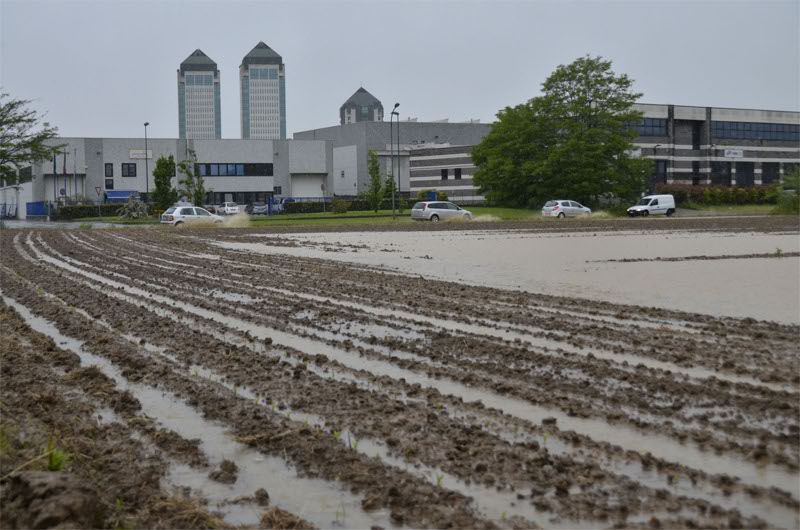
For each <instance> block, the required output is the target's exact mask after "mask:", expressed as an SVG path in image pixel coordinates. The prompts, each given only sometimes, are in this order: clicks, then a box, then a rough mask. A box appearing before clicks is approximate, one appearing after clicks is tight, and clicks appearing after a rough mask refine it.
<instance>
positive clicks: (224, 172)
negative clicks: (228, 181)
mask: <svg viewBox="0 0 800 530" xmlns="http://www.w3.org/2000/svg"><path fill="white" fill-rule="evenodd" d="M218 165H219V176H220V177H224V176H227V174H228V166H227V164H218Z"/></svg>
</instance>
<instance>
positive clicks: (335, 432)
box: [333, 431, 342, 442]
mask: <svg viewBox="0 0 800 530" xmlns="http://www.w3.org/2000/svg"><path fill="white" fill-rule="evenodd" d="M341 436H342V433H341V431H333V439H334V440H336V441H337V442H338V441H339V438H341Z"/></svg>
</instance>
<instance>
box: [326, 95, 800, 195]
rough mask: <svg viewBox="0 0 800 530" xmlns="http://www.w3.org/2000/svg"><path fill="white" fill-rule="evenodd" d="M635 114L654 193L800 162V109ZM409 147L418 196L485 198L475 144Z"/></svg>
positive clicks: (766, 173) (767, 180)
mask: <svg viewBox="0 0 800 530" xmlns="http://www.w3.org/2000/svg"><path fill="white" fill-rule="evenodd" d="M636 109H637V110H639V111H640V112H642V114H643V116H644V118H643V120H642V122H641V123H640V124H638V127H637V131H638V133H639V134H638V137H637V138H636V139H635V140H634V146H635V148H636V154H638V155H640V156H643V157H645V158H650V159H653V160H654V161H655V170H654V172H653V175H652V176H651V178H650V182H649V183H648V184H649V185H648V188H649V189H650V190H655V188H656V186H657V185H658V184H684V185H695V186H703V185H717V186H755V185H771V184H777V183H779V182H782V180H783V175H784V174H785V173H786V172H788V171H790V170H791V169H792V168H793V167H796V166H798V165H799V164H800V113H798V112H787V111H771V110H753V109H726V108H717V107H688V106H680V105H651V104H638V105H636ZM487 132H488V130H487ZM476 143H477V142H476ZM411 147H412V149H411V150H410V151H409V166H410V176H409V184H410V186H409V191H410V192H411V193H412V195H413V194H416V193H417V192H418V191H420V190H423V189H430V190H437V191H444V192H446V193H447V194H448V197H449V198H450V199H452V200H454V201H455V202H459V203H464V204H469V203H472V202H480V201H482V200H483V199H484V197H483V196H481V194H480V191H479V189H478V187H477V186H475V185H474V184H473V182H472V176H473V174H474V172H475V169H476V168H475V166H474V165H473V164H472V158H471V155H470V151H471V147H472V146H471V145H460V146H451V145H433V146H421V148H416V147H414V146H411ZM335 174H336V168H335V167H334V175H335Z"/></svg>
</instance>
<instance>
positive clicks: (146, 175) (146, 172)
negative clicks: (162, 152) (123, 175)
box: [144, 121, 150, 201]
mask: <svg viewBox="0 0 800 530" xmlns="http://www.w3.org/2000/svg"><path fill="white" fill-rule="evenodd" d="M148 125H150V122H149V121H146V122H144V181H145V189H146V190H147V192H146V196H147V199H146V200H147V201H150V167H149V166H148V163H147V126H148Z"/></svg>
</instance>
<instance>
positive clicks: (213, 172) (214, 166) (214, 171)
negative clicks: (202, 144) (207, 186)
mask: <svg viewBox="0 0 800 530" xmlns="http://www.w3.org/2000/svg"><path fill="white" fill-rule="evenodd" d="M210 166H211V168H210V169H211V173H210V175H211V176H212V177H216V176H217V175H219V167H218V166H217V164H210Z"/></svg>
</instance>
